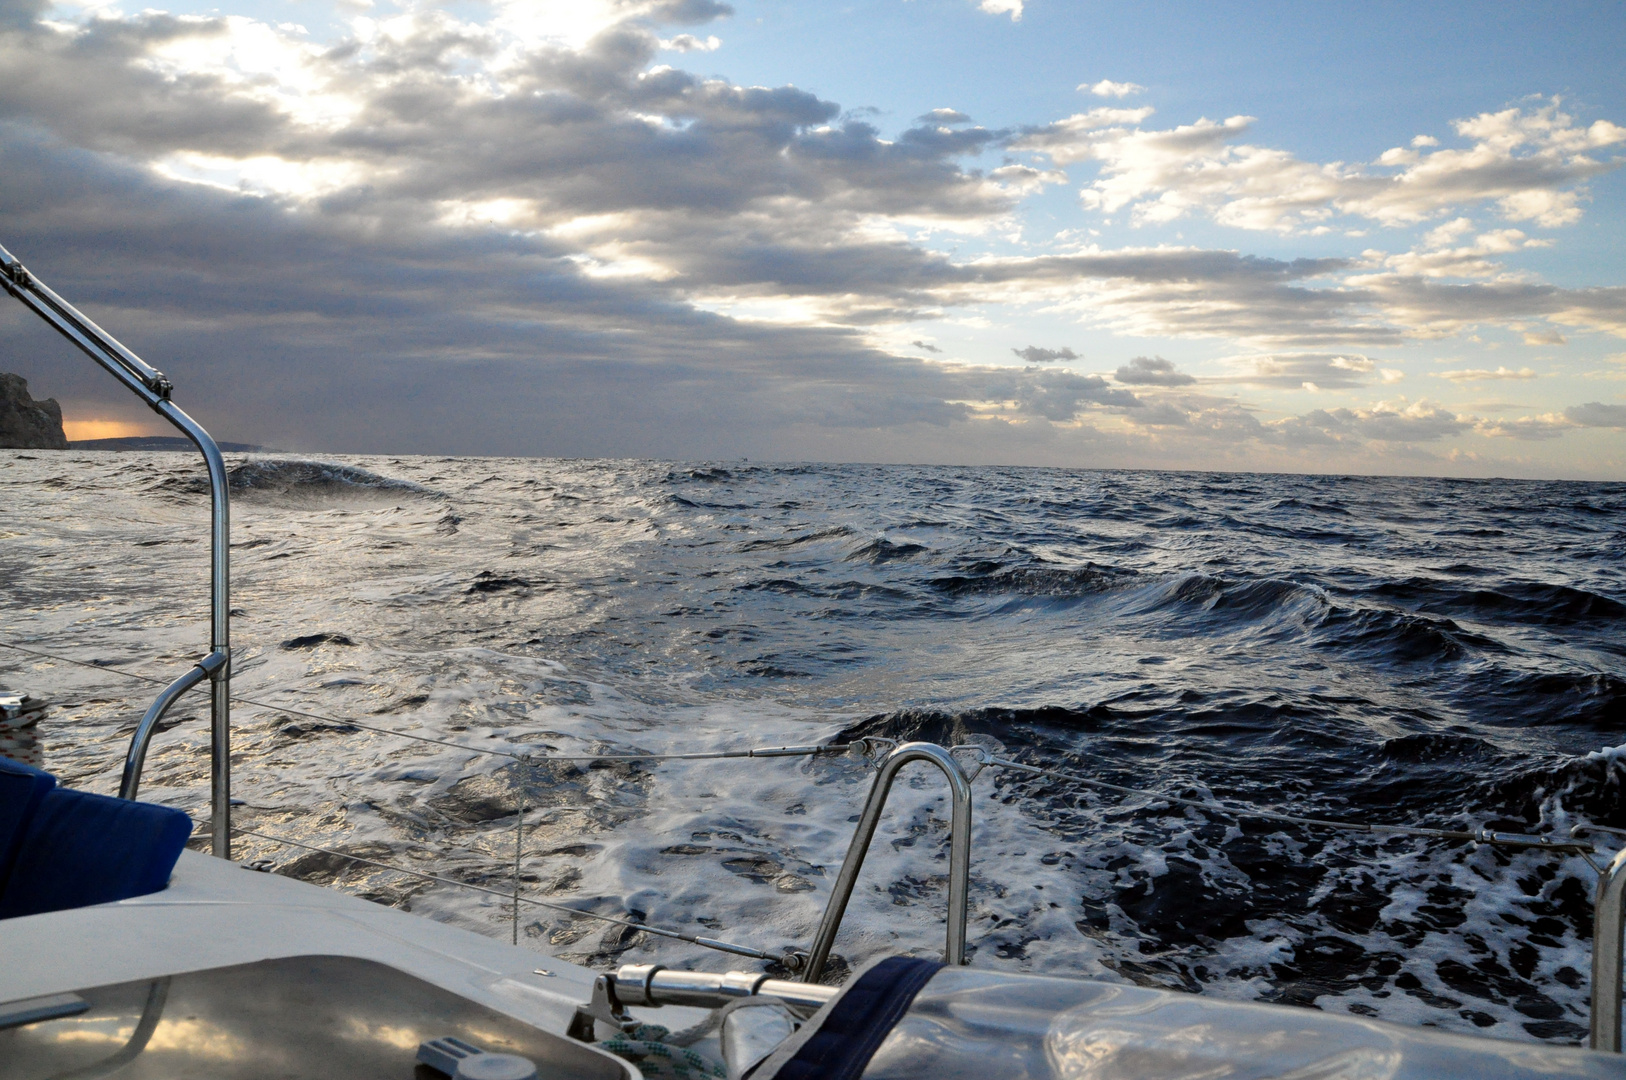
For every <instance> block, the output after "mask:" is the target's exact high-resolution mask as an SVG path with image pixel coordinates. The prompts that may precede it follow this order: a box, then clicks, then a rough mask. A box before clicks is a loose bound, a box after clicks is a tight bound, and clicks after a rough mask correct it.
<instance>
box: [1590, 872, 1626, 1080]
mask: <svg viewBox="0 0 1626 1080" xmlns="http://www.w3.org/2000/svg"><path fill="white" fill-rule="evenodd" d="M1623 939H1626V848H1623V849H1621V851H1620V852H1619V853H1617V854H1616V855H1615V858H1614V861H1613V862H1611V863H1610V864H1609V866H1608V868H1607V869H1606V870H1604V872H1603V874H1602V875H1601V876H1600V877H1599V878H1598V895H1597V899H1596V900H1595V901H1594V903H1593V906H1592V1038H1591V1041H1590V1042H1589V1043H1588V1045H1589V1046H1591V1047H1592V1049H1594V1050H1608V1051H1610V1052H1611V1053H1615V1054H1618V1053H1620V998H1621V985H1620V977H1621V944H1622V941H1623Z"/></svg>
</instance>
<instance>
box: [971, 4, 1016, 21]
mask: <svg viewBox="0 0 1626 1080" xmlns="http://www.w3.org/2000/svg"><path fill="white" fill-rule="evenodd" d="M1023 2H1024V0H978V3H977V7H979V8H980V9H982V10H983V11H986V12H987V13H988V14H990V15H1009V16H1010V17H1011V22H1017V21H1019V20H1020V19H1021V18H1022V4H1023Z"/></svg>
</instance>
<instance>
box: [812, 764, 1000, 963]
mask: <svg viewBox="0 0 1626 1080" xmlns="http://www.w3.org/2000/svg"><path fill="white" fill-rule="evenodd" d="M913 761H926V762H930V763H931V764H933V765H935V766H937V768H939V769H940V770H942V773H943V775H944V777H946V778H947V779H948V782H949V791H950V794H951V796H952V798H953V803H954V806H953V814H952V817H951V819H950V824H949V887H948V931H947V941H946V942H945V944H944V946H943V962H944V963H945V964H963V963H965V923H966V915H967V912H968V910H969V909H968V906H967V893H968V892H969V891H970V886H971V780H970V778H969V777H967V776H966V774H965V770H964V769H963V768H961V767H960V763H959V762H958V761H956V760H955V758H954V755H953V754H951V753H950V752H949V751H948V750H945V749H944V748H943V747H941V746H938V745H937V744H936V743H928V742H911V743H904V744H903V745H902V746H900V747H898V748H897V749H895V750H893V751H892V752H891V753H889V754H888V755H887V756H886V758H885V759H884V760H882V762H881V767H880V770H879V771H878V772H877V773H876V774H875V783H874V784H873V785H872V786H871V787H870V789H869V798H868V799H867V800H866V801H865V803H864V811H863V813H862V814H860V815H859V818H858V828H857V830H856V831H854V833H853V839H852V843H851V844H850V845H849V846H848V848H847V858H846V859H845V860H844V861H843V862H842V864H841V873H840V874H838V875H837V876H836V883H835V887H834V889H832V890H831V893H830V902H829V904H828V905H827V906H826V907H825V909H824V919H823V921H822V922H820V923H819V931H818V934H817V935H816V936H815V937H814V939H813V947H812V948H811V949H809V950H808V959H807V968H806V970H805V971H803V972H802V981H803V982H817V981H818V980H819V976H820V975H822V974H824V965H825V962H826V961H827V960H829V958H830V949H831V947H832V946H833V945H834V944H835V941H836V932H837V931H838V930H840V929H841V919H842V916H843V915H845V914H846V913H847V901H848V900H849V899H851V898H852V891H853V885H854V884H855V883H856V882H857V881H858V872H859V870H861V869H863V866H864V856H865V854H867V853H868V851H869V845H870V841H871V840H872V839H874V837H875V826H876V825H877V824H878V823H879V822H880V820H881V810H882V809H883V808H884V807H885V806H886V797H887V794H888V793H889V792H890V791H891V790H892V780H893V778H894V777H895V776H897V774H898V770H899V769H901V768H903V767H904V766H905V765H907V764H909V763H910V762H913Z"/></svg>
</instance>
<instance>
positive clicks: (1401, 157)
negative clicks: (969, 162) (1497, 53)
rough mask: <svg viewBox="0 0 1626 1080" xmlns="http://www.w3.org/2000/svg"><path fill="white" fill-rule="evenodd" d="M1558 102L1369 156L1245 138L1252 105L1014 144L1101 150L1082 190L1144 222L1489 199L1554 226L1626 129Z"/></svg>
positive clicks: (1612, 165)
mask: <svg viewBox="0 0 1626 1080" xmlns="http://www.w3.org/2000/svg"><path fill="white" fill-rule="evenodd" d="M1560 104H1561V103H1560V101H1559V99H1557V98H1552V99H1549V100H1547V101H1546V102H1545V103H1544V104H1540V105H1536V106H1532V107H1529V108H1510V109H1504V110H1502V111H1500V112H1495V113H1480V114H1479V115H1477V116H1474V117H1470V118H1468V119H1465V120H1459V121H1457V122H1456V123H1455V125H1454V126H1455V128H1456V131H1457V134H1458V136H1459V137H1461V138H1462V139H1464V140H1465V141H1467V142H1468V143H1469V145H1468V146H1467V147H1466V148H1463V149H1456V148H1443V149H1441V148H1435V147H1434V146H1432V145H1430V144H1429V143H1427V142H1422V143H1414V145H1413V146H1412V147H1410V148H1396V149H1392V150H1388V151H1385V152H1384V153H1383V154H1381V155H1380V156H1379V158H1378V160H1377V161H1376V162H1375V163H1373V165H1359V164H1354V165H1352V164H1347V163H1344V162H1330V163H1328V164H1324V165H1318V164H1314V163H1311V162H1306V161H1301V160H1300V159H1298V158H1296V157H1294V156H1293V155H1292V154H1290V153H1288V152H1286V151H1283V150H1275V149H1270V148H1267V147H1261V146H1256V145H1253V144H1250V143H1244V142H1239V141H1238V140H1241V139H1243V138H1244V137H1245V136H1247V134H1248V133H1249V131H1250V130H1251V129H1252V126H1253V124H1254V118H1253V117H1251V116H1232V117H1229V118H1227V119H1225V120H1219V121H1215V120H1209V119H1207V118H1202V119H1199V120H1197V121H1195V122H1194V123H1190V124H1184V125H1181V126H1178V127H1174V128H1167V129H1163V130H1144V129H1142V128H1140V127H1139V126H1132V125H1138V124H1139V123H1140V121H1141V120H1143V119H1144V118H1145V116H1140V117H1136V118H1130V117H1127V116H1125V117H1123V118H1121V119H1116V120H1114V121H1113V122H1105V119H1106V118H1105V117H1102V118H1100V119H1094V120H1092V119H1090V116H1091V114H1081V115H1080V116H1074V117H1069V118H1067V119H1066V120H1062V121H1058V122H1056V123H1054V124H1050V125H1048V126H1045V127H1042V128H1034V129H1030V130H1029V131H1028V132H1026V133H1025V134H1024V135H1023V136H1022V137H1020V138H1019V139H1018V140H1016V141H1015V142H1014V143H1013V146H1014V147H1015V148H1017V149H1027V150H1034V151H1039V152H1043V153H1047V154H1049V155H1051V157H1052V158H1053V159H1054V160H1055V161H1057V162H1058V163H1066V162H1074V161H1086V160H1090V161H1096V162H1099V165H1100V176H1099V178H1098V179H1096V180H1095V181H1093V182H1092V183H1090V184H1089V185H1088V186H1086V187H1085V188H1084V189H1083V191H1082V192H1081V198H1082V201H1083V203H1084V205H1085V206H1086V207H1087V208H1090V209H1094V210H1099V211H1101V212H1103V213H1113V214H1115V213H1118V212H1120V211H1123V210H1127V211H1128V212H1129V214H1130V219H1131V221H1133V222H1134V223H1136V224H1140V225H1149V224H1161V223H1167V222H1171V221H1175V220H1177V219H1179V218H1182V217H1185V216H1188V215H1194V214H1201V215H1205V216H1208V217H1211V218H1212V219H1213V220H1215V221H1217V222H1219V223H1221V224H1224V225H1230V226H1234V227H1237V228H1243V229H1268V230H1276V231H1282V232H1290V231H1294V230H1298V229H1302V228H1306V227H1310V226H1316V225H1320V224H1322V223H1324V222H1330V221H1332V220H1334V219H1335V218H1337V217H1339V216H1345V217H1355V218H1364V219H1367V220H1370V221H1375V222H1377V223H1379V224H1382V225H1391V226H1394V225H1408V224H1414V223H1417V222H1421V221H1426V220H1428V219H1430V218H1433V217H1437V216H1439V215H1441V214H1443V213H1446V212H1450V211H1454V210H1456V209H1458V208H1460V207H1465V206H1475V205H1480V204H1484V203H1490V204H1493V205H1494V206H1495V207H1496V209H1497V210H1499V211H1500V213H1501V214H1502V216H1503V217H1504V218H1506V219H1507V220H1509V221H1533V222H1535V223H1536V224H1537V225H1539V226H1541V227H1543V228H1554V227H1558V226H1562V225H1570V224H1574V223H1575V222H1576V221H1579V220H1580V217H1581V209H1580V200H1581V196H1582V192H1581V191H1580V190H1579V189H1578V185H1580V184H1582V183H1584V182H1585V181H1587V180H1589V179H1591V178H1593V177H1595V176H1599V175H1601V174H1603V173H1605V172H1609V171H1611V170H1613V169H1616V168H1618V167H1619V166H1620V164H1621V161H1620V159H1618V158H1614V159H1608V160H1605V159H1601V158H1599V157H1597V156H1595V152H1596V151H1598V150H1602V149H1604V148H1607V147H1611V146H1615V145H1617V144H1619V143H1621V142H1623V141H1626V128H1623V127H1620V126H1618V125H1616V124H1614V123H1611V122H1610V121H1607V120H1598V121H1595V122H1594V123H1593V124H1591V125H1590V126H1585V127H1582V126H1580V125H1578V124H1577V123H1576V121H1575V119H1574V118H1573V117H1572V116H1570V115H1569V114H1567V113H1564V112H1562V111H1561V109H1560ZM1104 111H1105V110H1096V112H1097V113H1102V112H1104ZM1120 111H1123V110H1120ZM1146 115H1150V110H1147V111H1146Z"/></svg>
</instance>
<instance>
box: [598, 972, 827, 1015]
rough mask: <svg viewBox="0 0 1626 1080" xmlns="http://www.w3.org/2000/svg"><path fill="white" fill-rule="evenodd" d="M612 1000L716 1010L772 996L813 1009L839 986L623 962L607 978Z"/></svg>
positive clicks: (626, 1003) (625, 1004) (745, 973)
mask: <svg viewBox="0 0 1626 1080" xmlns="http://www.w3.org/2000/svg"><path fill="white" fill-rule="evenodd" d="M611 983H612V988H613V990H614V993H615V1000H616V1001H617V1002H619V1003H620V1004H621V1005H624V1006H628V1007H636V1006H646V1007H648V1006H661V1005H690V1006H694V1007H696V1008H701V1009H718V1008H721V1007H722V1006H724V1005H727V1004H728V1003H729V1002H731V1001H737V1000H739V999H740V998H748V997H776V998H779V999H781V1000H783V1001H784V1002H785V1003H786V1004H789V1005H793V1006H797V1007H799V1008H804V1009H817V1008H818V1007H819V1006H821V1005H823V1004H824V1003H825V1002H827V1001H829V1000H830V999H831V998H833V997H835V996H836V994H838V993H840V989H839V988H838V987H834V986H809V985H808V984H806V983H800V982H788V981H786V980H784V979H770V978H769V977H768V976H766V975H763V974H761V973H760V972H753V971H729V972H724V973H723V974H720V975H718V974H714V973H712V972H709V971H674V970H672V969H671V968H667V967H662V966H661V965H659V964H623V965H622V966H621V967H620V968H618V969H617V970H616V973H615V975H614V976H612V977H611Z"/></svg>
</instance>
